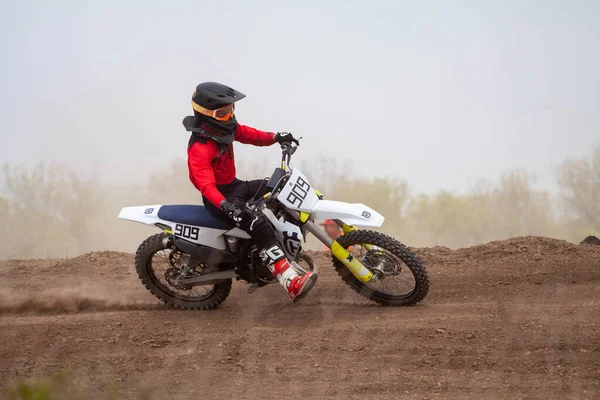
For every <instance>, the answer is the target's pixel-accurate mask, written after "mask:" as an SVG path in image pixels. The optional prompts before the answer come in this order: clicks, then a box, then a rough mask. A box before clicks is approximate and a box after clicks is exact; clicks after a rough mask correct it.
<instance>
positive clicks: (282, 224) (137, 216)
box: [119, 169, 384, 259]
mask: <svg viewBox="0 0 600 400" xmlns="http://www.w3.org/2000/svg"><path fill="white" fill-rule="evenodd" d="M277 199H278V200H279V201H280V202H281V203H282V204H283V205H284V206H286V207H287V208H289V209H290V210H295V211H300V212H303V213H307V214H310V219H311V220H315V219H339V220H341V221H343V222H344V223H346V224H348V225H351V226H356V227H380V226H381V225H383V221H384V217H383V215H381V214H379V213H378V212H377V211H375V210H373V209H372V208H370V207H368V206H366V205H364V204H360V203H354V204H350V203H344V202H341V201H332V200H320V199H319V196H318V195H317V193H316V192H315V190H314V189H313V187H312V186H311V185H310V183H309V182H308V180H307V179H306V177H305V176H304V175H303V174H302V173H301V172H300V171H299V170H297V169H295V170H293V171H292V174H291V175H290V178H289V180H288V182H287V183H286V185H285V187H284V188H283V189H282V191H281V192H280V193H279V195H278V196H277ZM161 207H162V205H148V206H137V207H124V208H123V209H121V212H120V213H119V218H120V219H125V220H129V221H134V222H139V223H142V224H146V225H156V224H162V225H163V229H164V227H168V228H169V229H170V231H169V233H172V234H173V235H175V236H177V237H181V238H183V239H185V240H187V241H190V242H192V243H197V244H201V245H204V246H209V247H212V248H215V249H218V250H225V249H226V245H225V237H227V236H230V237H236V238H240V239H250V236H249V235H248V234H247V233H246V232H244V231H243V230H241V229H239V228H233V229H230V230H223V229H214V228H206V227H202V226H192V225H185V224H180V223H175V222H172V221H166V220H163V219H161V218H159V217H158V210H159V209H160V208H161ZM263 212H264V214H265V215H266V216H267V218H268V219H269V221H270V222H271V223H272V224H273V226H274V227H275V231H276V234H277V239H278V240H279V242H280V243H281V244H282V246H283V248H284V250H285V252H286V253H287V254H288V256H289V257H290V258H291V259H295V258H296V254H297V253H298V251H299V249H300V247H301V243H302V241H303V240H304V237H303V235H302V231H301V229H300V228H299V227H298V226H296V225H295V224H293V223H291V222H288V221H285V220H284V219H283V218H281V219H277V217H276V216H275V215H273V213H272V212H271V211H270V210H268V209H265V210H263ZM304 221H306V220H304Z"/></svg>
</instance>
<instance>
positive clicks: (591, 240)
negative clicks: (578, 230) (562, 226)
mask: <svg viewBox="0 0 600 400" xmlns="http://www.w3.org/2000/svg"><path fill="white" fill-rule="evenodd" d="M579 244H593V245H596V246H600V239H598V238H597V237H596V236H588V237H586V238H585V239H583V240H582V241H581V243H579Z"/></svg>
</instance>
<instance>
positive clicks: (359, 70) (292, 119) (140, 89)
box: [0, 0, 600, 191]
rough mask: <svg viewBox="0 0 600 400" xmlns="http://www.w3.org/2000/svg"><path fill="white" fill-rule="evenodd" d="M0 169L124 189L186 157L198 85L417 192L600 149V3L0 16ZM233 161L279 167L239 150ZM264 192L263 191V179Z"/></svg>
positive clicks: (74, 9) (216, 6) (241, 114)
mask: <svg viewBox="0 0 600 400" xmlns="http://www.w3.org/2000/svg"><path fill="white" fill-rule="evenodd" d="M0 50H1V54H2V62H1V63H0V134H1V135H2V145H1V146H0V161H2V162H5V161H9V162H19V163H27V164H29V163H33V162H35V161H36V160H38V159H57V160H62V161H67V162H68V163H69V164H71V165H73V166H75V167H77V168H82V169H84V170H85V169H87V168H89V167H90V166H91V165H96V167H100V168H101V170H102V171H103V175H104V178H105V179H107V180H111V181H112V180H118V181H132V180H135V179H140V178H143V177H145V176H146V174H147V173H148V171H150V170H152V169H157V168H160V167H161V166H163V165H166V162H165V161H167V160H169V159H170V158H172V157H174V156H185V154H186V147H187V140H188V137H189V135H188V133H187V132H186V131H185V130H184V128H183V127H182V125H181V120H182V119H183V117H184V116H186V115H189V114H191V107H190V96H191V94H192V92H193V90H194V88H195V86H196V84H198V83H200V82H202V81H211V80H212V81H219V82H222V83H225V84H228V85H230V86H233V87H234V88H236V89H238V90H240V91H242V92H243V93H245V94H246V95H247V96H248V97H247V98H246V99H244V100H242V101H241V102H240V103H238V107H237V115H238V119H239V120H240V121H241V122H242V123H244V124H247V125H251V126H254V127H257V128H260V129H265V130H271V131H277V130H288V131H291V132H293V133H294V134H296V135H301V136H304V141H303V143H302V147H301V151H299V152H298V153H297V154H298V157H297V159H309V158H310V157H312V156H313V155H314V154H315V153H327V152H329V153H330V154H331V155H332V157H337V158H338V159H339V160H343V159H350V158H352V159H353V162H352V163H353V164H354V170H355V171H356V172H357V173H359V174H361V175H397V176H400V177H402V178H405V179H406V180H408V181H409V183H410V184H411V185H412V186H413V187H414V188H415V189H416V190H423V191H433V190H436V189H438V188H446V189H454V190H464V189H465V188H466V187H467V184H468V182H469V179H471V180H472V179H473V178H475V177H490V178H493V177H497V176H498V175H499V174H500V173H501V172H502V171H505V170H507V169H510V168H516V167H523V168H526V169H528V170H530V171H532V172H535V173H537V174H538V176H539V178H540V181H541V183H542V184H543V185H550V183H551V182H552V180H553V173H554V170H553V167H554V166H556V165H557V164H558V163H559V162H560V161H562V160H563V159H564V158H565V157H567V156H573V157H577V156H585V155H587V154H589V153H590V151H591V148H592V147H593V146H595V145H599V144H600V1H597V0H590V1H549V0H546V1H526V0H522V1H507V0H501V1H458V0H454V1H443V0H440V1H399V0H391V1H383V0H382V1H343V2H342V1H335V2H334V1H327V0H321V1H306V0H305V1H294V2H292V1H288V2H283V1H275V0H273V1H258V0H252V1H235V0H229V1H226V2H223V1H203V0H195V1H170V2H167V1H150V0H145V1H124V0H123V1H108V0H106V1H95V2H89V1H81V0H77V1H58V0H55V1H37V2H34V1H16V0H15V1H8V0H0ZM236 154H237V157H238V158H240V159H249V158H251V157H260V158H268V159H270V160H272V162H273V165H275V164H276V163H277V159H278V156H279V150H278V149H277V148H275V147H271V148H268V149H264V148H262V149H261V148H251V147H250V146H244V145H241V144H238V145H236ZM259 177H262V176H259Z"/></svg>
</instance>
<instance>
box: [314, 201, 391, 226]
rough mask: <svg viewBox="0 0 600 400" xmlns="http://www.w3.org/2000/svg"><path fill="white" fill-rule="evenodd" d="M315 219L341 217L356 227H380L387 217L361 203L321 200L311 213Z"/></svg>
mask: <svg viewBox="0 0 600 400" xmlns="http://www.w3.org/2000/svg"><path fill="white" fill-rule="evenodd" d="M311 218H313V219H340V220H342V221H344V222H345V223H346V224H348V225H352V226H356V227H367V228H368V227H372V228H378V227H380V226H381V225H383V221H384V220H385V218H384V217H383V215H381V214H379V213H378V212H377V211H375V210H373V209H372V208H371V207H368V206H366V205H364V204H361V203H352V204H351V203H344V202H342V201H334V200H319V201H317V203H316V204H315V207H314V208H313V211H312V213H311Z"/></svg>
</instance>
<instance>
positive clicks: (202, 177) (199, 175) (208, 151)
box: [188, 143, 225, 208]
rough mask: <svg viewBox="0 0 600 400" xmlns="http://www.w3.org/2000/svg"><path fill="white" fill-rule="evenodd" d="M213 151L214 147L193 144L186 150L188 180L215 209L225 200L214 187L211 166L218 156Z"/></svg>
mask: <svg viewBox="0 0 600 400" xmlns="http://www.w3.org/2000/svg"><path fill="white" fill-rule="evenodd" d="M215 151H216V147H214V148H213V146H207V145H202V144H200V143H194V144H193V145H192V147H191V148H190V149H189V150H188V168H189V170H190V180H191V181H192V183H193V184H194V186H195V187H196V189H198V190H199V191H200V193H202V195H203V196H204V197H206V198H207V199H208V200H209V201H210V202H211V203H213V204H214V205H215V206H216V207H217V208H221V201H223V200H225V196H223V194H221V192H219V189H217V187H216V185H215V173H214V171H213V168H212V165H211V161H212V160H213V159H214V158H215V157H216V156H217V154H218V151H217V152H216V153H215ZM213 153H214V154H213Z"/></svg>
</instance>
